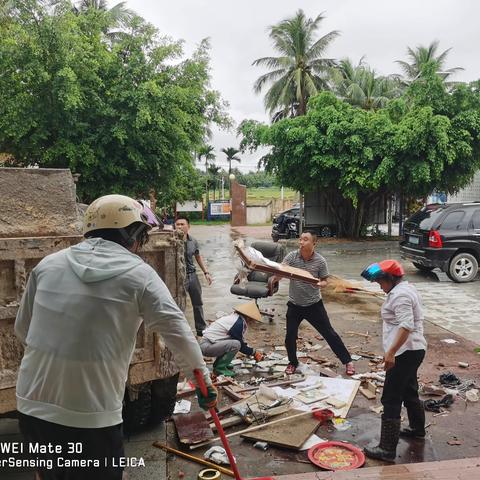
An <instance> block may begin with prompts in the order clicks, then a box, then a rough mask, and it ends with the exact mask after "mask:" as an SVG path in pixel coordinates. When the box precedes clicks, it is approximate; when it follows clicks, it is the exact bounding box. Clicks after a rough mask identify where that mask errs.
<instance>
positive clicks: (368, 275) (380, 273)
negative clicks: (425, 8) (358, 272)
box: [362, 260, 405, 282]
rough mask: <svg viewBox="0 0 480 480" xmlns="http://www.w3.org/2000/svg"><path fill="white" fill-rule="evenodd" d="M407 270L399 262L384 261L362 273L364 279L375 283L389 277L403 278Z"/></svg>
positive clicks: (373, 264)
mask: <svg viewBox="0 0 480 480" xmlns="http://www.w3.org/2000/svg"><path fill="white" fill-rule="evenodd" d="M404 275H405V270H404V269H403V266H402V264H401V263H400V262H399V261H397V260H382V261H381V262H378V263H372V265H369V266H368V267H367V268H365V270H364V271H363V272H362V277H363V278H365V279H366V280H369V281H370V282H375V281H376V280H379V279H381V278H386V277H388V276H392V277H403V276H404Z"/></svg>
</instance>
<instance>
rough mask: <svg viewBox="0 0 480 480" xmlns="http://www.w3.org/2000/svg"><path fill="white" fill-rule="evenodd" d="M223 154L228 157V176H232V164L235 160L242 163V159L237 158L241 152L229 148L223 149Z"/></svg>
mask: <svg viewBox="0 0 480 480" xmlns="http://www.w3.org/2000/svg"><path fill="white" fill-rule="evenodd" d="M222 153H224V154H225V155H226V156H227V162H228V174H229V175H230V174H231V173H232V162H233V161H234V160H235V161H236V162H238V163H240V162H241V161H242V160H241V158H240V157H238V156H237V154H238V153H240V150H237V149H236V148H235V147H228V148H222Z"/></svg>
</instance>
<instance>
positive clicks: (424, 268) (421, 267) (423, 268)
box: [412, 262, 435, 272]
mask: <svg viewBox="0 0 480 480" xmlns="http://www.w3.org/2000/svg"><path fill="white" fill-rule="evenodd" d="M412 263H413V266H414V267H415V268H416V269H417V270H420V271H421V272H431V271H432V270H433V269H434V268H435V267H427V266H426V265H422V264H421V263H415V262H412Z"/></svg>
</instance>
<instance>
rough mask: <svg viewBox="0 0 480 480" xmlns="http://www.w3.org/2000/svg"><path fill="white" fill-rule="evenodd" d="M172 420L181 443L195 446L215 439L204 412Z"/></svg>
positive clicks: (186, 414)
mask: <svg viewBox="0 0 480 480" xmlns="http://www.w3.org/2000/svg"><path fill="white" fill-rule="evenodd" d="M172 418H173V422H174V423H175V427H176V429H177V434H178V438H179V440H180V443H184V444H187V445H194V444H196V443H201V442H204V441H205V440H210V439H211V438H214V435H213V432H212V429H211V428H210V425H209V424H208V421H207V419H206V418H205V415H204V414H203V412H192V413H182V414H178V415H173V417H172Z"/></svg>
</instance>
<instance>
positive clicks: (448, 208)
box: [400, 202, 480, 282]
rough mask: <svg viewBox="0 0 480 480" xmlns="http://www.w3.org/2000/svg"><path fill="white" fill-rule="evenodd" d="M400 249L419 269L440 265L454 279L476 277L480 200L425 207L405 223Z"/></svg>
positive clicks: (402, 254)
mask: <svg viewBox="0 0 480 480" xmlns="http://www.w3.org/2000/svg"><path fill="white" fill-rule="evenodd" d="M400 251H401V256H402V258H405V259H408V260H411V261H412V262H413V264H414V265H415V267H417V268H418V269H419V270H423V271H430V270H433V269H434V268H436V267H439V268H440V269H442V270H443V271H444V272H446V273H447V275H448V276H449V277H450V278H451V279H452V280H453V281H454V282H470V281H472V280H474V279H475V277H476V276H477V273H478V264H479V263H480V202H471V203H452V204H432V205H427V206H426V207H424V208H422V209H421V210H420V211H418V212H417V213H415V214H414V215H412V217H410V218H409V219H408V220H407V221H406V222H405V228H404V240H403V241H402V242H401V243H400Z"/></svg>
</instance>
